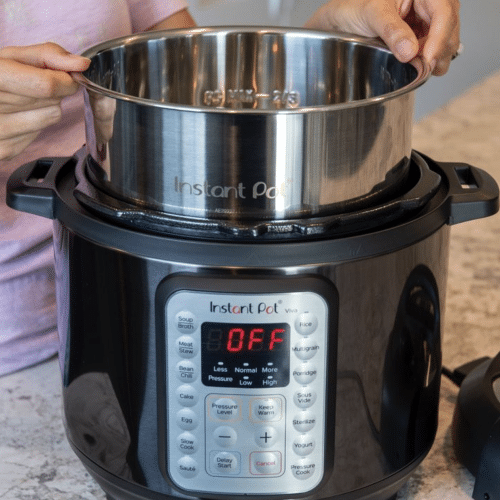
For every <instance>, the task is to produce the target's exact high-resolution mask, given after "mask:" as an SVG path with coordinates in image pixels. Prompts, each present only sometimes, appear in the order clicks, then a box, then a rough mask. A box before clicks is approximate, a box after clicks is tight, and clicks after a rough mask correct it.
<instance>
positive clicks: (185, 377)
mask: <svg viewBox="0 0 500 500" xmlns="http://www.w3.org/2000/svg"><path fill="white" fill-rule="evenodd" d="M175 371H176V373H177V378H178V379H179V380H180V381H182V382H187V383H189V382H194V381H195V380H196V379H197V377H198V370H197V369H196V366H195V365H194V363H192V362H191V361H179V362H178V363H177V365H176V367H175Z"/></svg>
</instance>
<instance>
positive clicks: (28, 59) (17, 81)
mask: <svg viewBox="0 0 500 500" xmlns="http://www.w3.org/2000/svg"><path fill="white" fill-rule="evenodd" d="M89 64H90V60H89V59H86V58H84V57H80V56H77V55H73V54H70V53H69V52H67V51H66V50H64V49H63V48H62V47H60V46H59V45H56V44H55V43H43V44H39V45H29V46H24V47H4V48H1V49H0V160H10V159H12V158H13V157H15V156H17V155H18V154H19V153H21V152H22V151H23V150H24V149H25V148H27V147H28V146H29V144H31V143H32V142H33V141H34V140H35V138H36V137H37V136H38V134H39V133H40V132H41V131H42V130H43V129H44V128H46V127H48V126H50V125H54V124H56V123H57V122H59V121H60V119H61V101H62V99H63V98H64V97H67V96H70V95H73V94H74V93H75V92H76V91H77V90H78V84H77V83H76V82H75V81H74V80H73V78H71V76H70V75H69V74H68V73H69V72H70V71H85V70H86V69H87V68H88V66H89Z"/></svg>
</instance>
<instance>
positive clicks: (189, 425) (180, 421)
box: [176, 408, 198, 431]
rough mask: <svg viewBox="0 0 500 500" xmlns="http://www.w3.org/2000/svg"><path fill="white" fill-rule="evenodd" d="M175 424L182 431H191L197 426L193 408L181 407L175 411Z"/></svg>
mask: <svg viewBox="0 0 500 500" xmlns="http://www.w3.org/2000/svg"><path fill="white" fill-rule="evenodd" d="M176 421H177V425H178V426H179V427H180V428H181V429H182V430H184V431H192V430H193V429H196V427H197V426H198V417H197V416H196V413H195V412H194V411H193V410H189V409H188V408H183V409H182V410H179V411H178V412H177V419H176Z"/></svg>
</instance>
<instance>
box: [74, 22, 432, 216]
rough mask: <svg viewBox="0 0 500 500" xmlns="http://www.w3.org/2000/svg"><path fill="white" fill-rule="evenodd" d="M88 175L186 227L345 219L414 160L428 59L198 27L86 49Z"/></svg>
mask: <svg viewBox="0 0 500 500" xmlns="http://www.w3.org/2000/svg"><path fill="white" fill-rule="evenodd" d="M83 55H85V56H86V57H89V58H90V59H91V60H92V63H91V65H90V68H89V69H88V70H87V71H86V72H84V73H83V74H75V75H74V78H75V79H76V80H77V81H78V82H79V83H81V84H82V85H83V86H84V87H85V88H86V94H87V96H86V133H87V148H88V152H89V153H90V157H91V161H89V164H88V169H87V170H88V175H89V176H90V178H91V180H92V182H93V183H94V184H95V185H96V186H98V187H99V188H100V189H102V190H104V191H106V192H108V194H112V195H113V196H115V197H117V198H119V199H122V200H126V201H131V202H133V203H136V204H138V205H141V206H145V207H147V208H150V209H153V210H159V211H162V212H166V213H170V214H175V215H181V216H186V217H193V218H202V219H203V218H206V219H213V218H215V219H221V218H222V219H229V218H230V219H232V220H240V219H241V220H261V219H277V220H286V219H291V218H303V217H310V216H313V215H325V214H329V213H340V212H344V211H347V210H350V209H351V208H352V207H353V206H354V207H359V206H367V205H370V204H372V203H374V202H379V201H381V200H384V199H388V198H389V197H391V196H393V195H394V193H395V192H397V190H398V188H399V187H400V186H401V184H402V183H404V181H405V178H406V175H407V173H408V164H409V158H410V154H411V131H412V120H413V100H414V97H413V90H415V89H416V88H417V87H418V86H419V85H421V84H422V83H424V82H425V81H426V79H427V78H428V77H429V74H430V71H429V67H428V66H427V64H426V63H424V62H423V60H420V59H417V60H415V61H414V62H413V63H412V64H404V63H401V62H399V61H398V60H397V59H396V58H395V57H394V55H393V54H392V53H391V52H390V51H389V50H388V49H387V48H386V47H385V46H384V45H382V44H381V43H379V42H378V41H375V40H372V39H366V38H362V37H355V36H348V35H346V34H340V33H324V32H315V31H310V30H304V29H286V30H285V29H278V28H262V27H260V28H254V27H237V28H227V27H226V28H199V29H187V30H172V31H164V32H153V33H145V34H139V35H134V36H131V37H126V38H120V39H116V40H111V41H109V42H105V43H103V44H100V45H97V46H96V47H93V48H91V49H89V50H87V51H86V52H85V53H84V54H83Z"/></svg>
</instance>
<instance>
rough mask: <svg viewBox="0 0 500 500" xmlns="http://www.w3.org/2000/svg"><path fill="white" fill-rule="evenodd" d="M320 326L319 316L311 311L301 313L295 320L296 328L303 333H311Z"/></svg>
mask: <svg viewBox="0 0 500 500" xmlns="http://www.w3.org/2000/svg"><path fill="white" fill-rule="evenodd" d="M316 328H318V318H317V317H316V316H315V315H314V314H312V313H309V312H305V313H302V314H299V315H298V316H297V319H296V320H295V330H297V331H298V332H299V333H300V334H301V335H311V333H314V332H315V331H316Z"/></svg>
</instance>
